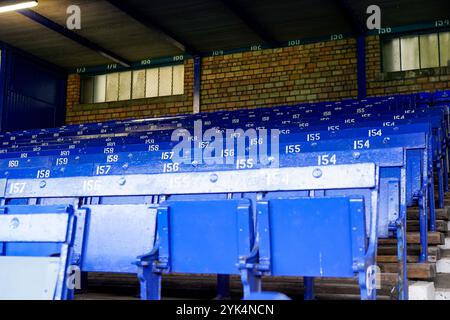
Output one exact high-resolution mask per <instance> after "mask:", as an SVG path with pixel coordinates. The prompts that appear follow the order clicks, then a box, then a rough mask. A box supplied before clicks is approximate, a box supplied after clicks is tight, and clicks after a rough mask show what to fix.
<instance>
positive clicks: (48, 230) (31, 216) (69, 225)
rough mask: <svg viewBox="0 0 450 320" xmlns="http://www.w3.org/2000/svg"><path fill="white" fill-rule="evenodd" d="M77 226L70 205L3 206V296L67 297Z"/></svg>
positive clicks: (0, 210) (0, 265)
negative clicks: (68, 277) (68, 274)
mask: <svg viewBox="0 0 450 320" xmlns="http://www.w3.org/2000/svg"><path fill="white" fill-rule="evenodd" d="M74 227H75V216H74V212H73V208H72V207H70V206H69V207H65V206H3V207H0V248H1V250H0V299H3V300H4V299H8V300H9V299H21V300H22V299H26V300H28V299H31V300H50V299H58V300H59V299H66V298H67V297H68V294H69V288H68V287H69V286H68V281H67V269H68V268H69V266H70V264H71V262H72V261H71V259H72V245H73V238H74V237H73V232H74Z"/></svg>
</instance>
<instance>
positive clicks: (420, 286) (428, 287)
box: [408, 281, 436, 300]
mask: <svg viewBox="0 0 450 320" xmlns="http://www.w3.org/2000/svg"><path fill="white" fill-rule="evenodd" d="M408 290H409V291H408V295H409V300H435V296H436V293H435V288H434V283H433V282H428V281H415V282H412V283H410V284H409V287H408Z"/></svg>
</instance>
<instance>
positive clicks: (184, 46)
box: [106, 0, 199, 56]
mask: <svg viewBox="0 0 450 320" xmlns="http://www.w3.org/2000/svg"><path fill="white" fill-rule="evenodd" d="M106 1H107V2H108V3H109V4H111V5H112V6H114V7H116V8H117V9H119V10H120V11H122V12H123V13H125V14H127V15H128V16H129V17H131V18H133V19H134V20H136V21H137V22H139V23H140V24H142V25H144V26H145V27H147V28H148V29H150V30H152V31H153V32H155V33H157V34H158V35H159V36H160V37H161V38H162V39H164V40H165V41H167V42H168V43H170V44H171V45H173V46H175V47H176V48H178V49H180V50H182V51H184V52H186V53H188V54H190V55H193V56H195V55H198V54H199V52H198V51H197V50H196V49H195V48H194V47H193V46H192V45H190V44H188V43H187V42H186V41H184V40H183V39H180V38H179V37H178V36H176V35H175V34H173V33H172V32H170V31H169V30H167V29H166V28H164V27H163V26H161V25H159V24H158V23H157V22H155V21H153V20H152V19H150V18H149V17H146V16H144V15H142V14H141V13H139V12H138V11H137V10H135V9H133V8H131V7H130V6H129V5H128V4H127V3H126V1H120V0H106Z"/></svg>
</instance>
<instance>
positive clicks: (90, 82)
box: [81, 77, 94, 103]
mask: <svg viewBox="0 0 450 320" xmlns="http://www.w3.org/2000/svg"><path fill="white" fill-rule="evenodd" d="M93 102H94V77H83V78H82V80H81V103H93Z"/></svg>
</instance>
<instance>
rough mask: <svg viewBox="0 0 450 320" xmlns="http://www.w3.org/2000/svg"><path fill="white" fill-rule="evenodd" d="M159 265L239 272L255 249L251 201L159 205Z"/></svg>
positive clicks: (188, 270) (185, 270)
mask: <svg viewBox="0 0 450 320" xmlns="http://www.w3.org/2000/svg"><path fill="white" fill-rule="evenodd" d="M157 225H158V235H159V254H158V260H159V263H160V264H163V265H164V264H166V266H167V267H168V269H169V270H170V271H171V272H179V273H206V274H238V273H239V269H238V263H239V258H240V257H246V256H248V255H249V254H250V252H251V251H252V248H253V242H254V239H253V219H252V213H251V206H250V201H249V200H246V199H239V200H206V201H167V202H164V203H163V204H162V205H161V206H160V207H159V208H158V220H157Z"/></svg>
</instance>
